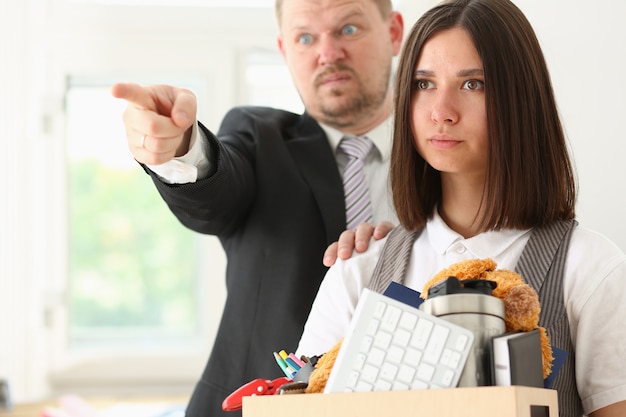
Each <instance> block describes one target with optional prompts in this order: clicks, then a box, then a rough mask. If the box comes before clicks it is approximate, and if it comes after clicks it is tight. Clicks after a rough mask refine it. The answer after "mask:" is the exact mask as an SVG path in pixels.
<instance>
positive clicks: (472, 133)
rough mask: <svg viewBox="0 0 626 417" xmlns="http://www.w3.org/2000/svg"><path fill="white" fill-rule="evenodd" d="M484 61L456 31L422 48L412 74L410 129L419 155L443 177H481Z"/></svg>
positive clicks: (484, 141) (484, 148) (484, 138)
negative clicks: (459, 175)
mask: <svg viewBox="0 0 626 417" xmlns="http://www.w3.org/2000/svg"><path fill="white" fill-rule="evenodd" d="M484 80H485V78H484V72H483V63H482V61H481V59H480V57H479V56H478V52H477V51H476V48H475V47H474V44H473V42H472V40H471V38H470V37H469V35H468V34H467V33H466V32H465V30H463V29H461V28H452V29H447V30H444V31H441V32H439V33H437V34H435V35H434V36H433V37H432V38H430V39H429V40H428V41H427V42H426V43H425V44H424V47H423V48H422V51H421V55H420V56H419V58H418V60H417V65H416V68H415V73H414V76H413V87H412V88H413V93H412V100H411V116H412V120H411V128H412V130H413V135H414V137H415V146H416V148H417V151H418V152H419V154H420V155H421V156H422V158H424V160H425V161H426V162H427V163H428V164H429V165H430V166H432V167H433V168H434V169H436V170H438V171H441V173H442V176H443V175H458V174H462V175H463V176H476V177H477V179H478V180H481V181H482V179H483V178H484V175H485V172H486V164H487V155H488V153H487V152H488V138H487V115H486V110H485V108H486V107H485V85H484Z"/></svg>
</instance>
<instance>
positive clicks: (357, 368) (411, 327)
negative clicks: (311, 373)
mask: <svg viewBox="0 0 626 417" xmlns="http://www.w3.org/2000/svg"><path fill="white" fill-rule="evenodd" d="M473 341H474V334H473V333H472V332H471V331H470V330H468V329H466V328H464V327H461V326H458V325H456V324H454V323H450V322H448V321H445V320H443V319H440V318H438V317H435V316H433V315H430V314H428V313H424V312H423V311H421V310H418V309H417V308H415V307H411V306H409V305H408V304H405V303H402V302H400V301H397V300H395V299H393V298H390V297H387V296H385V295H383V294H379V293H377V292H374V291H371V290H368V289H365V290H363V293H362V294H361V298H360V299H359V303H358V305H357V307H356V310H355V312H354V316H353V318H352V321H351V323H350V329H349V330H348V333H347V336H346V337H345V339H344V341H343V343H342V345H341V348H340V350H339V353H338V354H337V359H336V361H335V364H334V365H333V369H332V371H331V374H330V376H329V378H328V382H327V384H326V389H325V391H324V392H327V393H328V392H346V391H348V392H349V391H357V392H362V391H396V390H409V389H426V388H450V387H456V385H457V384H458V382H459V378H460V377H461V373H462V372H463V367H464V366H465V362H466V361H467V357H468V355H469V352H470V349H471V347H472V343H473Z"/></svg>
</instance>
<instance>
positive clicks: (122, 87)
mask: <svg viewBox="0 0 626 417" xmlns="http://www.w3.org/2000/svg"><path fill="white" fill-rule="evenodd" d="M111 94H112V95H113V97H116V98H121V99H123V100H126V101H128V102H129V103H132V104H134V105H135V106H137V107H141V108H143V109H149V110H156V105H155V103H154V100H153V99H152V95H151V94H150V93H149V92H148V90H147V89H146V88H145V87H143V86H141V85H139V84H135V83H115V84H113V86H112V87H111Z"/></svg>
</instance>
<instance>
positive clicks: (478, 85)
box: [463, 80, 485, 90]
mask: <svg viewBox="0 0 626 417" xmlns="http://www.w3.org/2000/svg"><path fill="white" fill-rule="evenodd" d="M463 88H466V89H468V90H482V89H483V88H485V82H484V81H480V80H468V81H466V82H465V85H464V86H463Z"/></svg>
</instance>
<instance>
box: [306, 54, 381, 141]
mask: <svg viewBox="0 0 626 417" xmlns="http://www.w3.org/2000/svg"><path fill="white" fill-rule="evenodd" d="M390 75H391V66H389V67H388V68H387V70H386V71H385V78H384V82H380V83H379V85H378V86H377V88H376V89H375V90H373V91H368V90H366V89H365V88H364V86H363V83H362V82H361V81H360V79H359V78H356V77H355V78H354V79H355V80H357V84H358V87H357V89H358V92H357V93H356V94H353V95H352V97H350V98H348V99H347V100H346V101H345V102H342V103H341V104H340V105H333V106H329V105H326V104H325V101H330V102H332V103H336V102H337V101H336V99H335V98H333V97H329V98H327V99H326V100H322V99H320V100H319V102H320V105H319V112H320V114H319V115H318V116H317V118H318V121H319V122H321V123H324V124H327V125H329V126H332V127H334V128H335V129H338V130H346V129H347V128H350V127H352V126H355V125H358V124H360V123H362V122H363V121H364V120H368V119H371V118H373V117H375V114H376V113H377V112H378V110H379V109H380V108H381V106H383V105H384V103H385V101H386V98H387V94H388V92H389V88H390ZM330 94H331V95H332V96H334V97H341V96H345V95H346V94H347V93H346V92H345V91H343V90H342V89H340V88H337V89H333V90H331V91H330Z"/></svg>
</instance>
